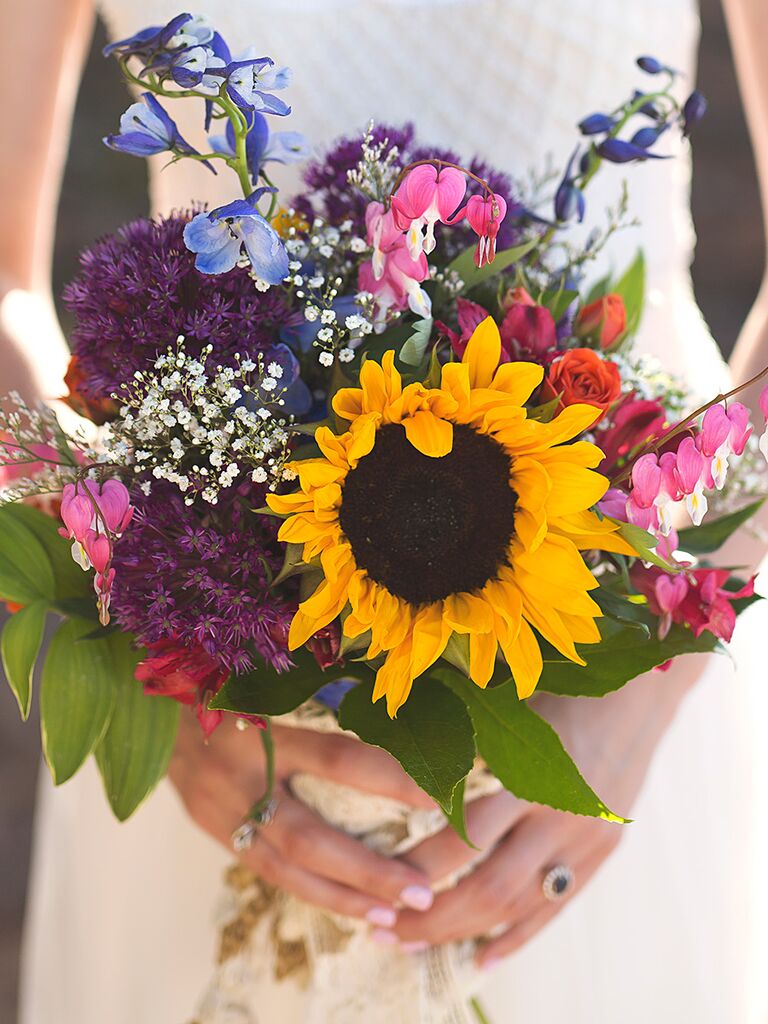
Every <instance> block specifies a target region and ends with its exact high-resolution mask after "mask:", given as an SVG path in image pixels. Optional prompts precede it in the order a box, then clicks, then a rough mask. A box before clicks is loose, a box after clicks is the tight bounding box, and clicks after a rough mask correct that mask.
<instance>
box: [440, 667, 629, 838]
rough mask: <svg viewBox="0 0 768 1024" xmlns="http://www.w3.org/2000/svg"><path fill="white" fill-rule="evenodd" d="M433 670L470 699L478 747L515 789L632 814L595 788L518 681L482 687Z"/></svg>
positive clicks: (596, 814) (570, 805)
mask: <svg viewBox="0 0 768 1024" xmlns="http://www.w3.org/2000/svg"><path fill="white" fill-rule="evenodd" d="M434 675H435V676H436V677H437V678H438V679H440V680H441V681H442V682H444V683H445V685H446V686H449V687H450V688H451V689H452V690H453V692H454V693H455V694H456V695H457V696H458V697H460V698H461V700H462V701H463V702H464V703H465V704H466V706H467V708H468V710H469V714H470V716H471V718H472V723H473V725H474V727H475V737H476V741H477V752H478V754H479V755H480V756H481V757H482V758H483V760H484V761H485V763H486V764H487V765H488V768H489V769H490V770H491V771H492V772H493V774H494V775H495V776H496V778H497V779H499V781H500V782H501V783H502V785H503V786H504V787H505V789H508V790H509V792H510V793H514V795H515V796H517V797H520V798H521V799H522V800H530V801H533V802H534V803H539V804H546V805H547V806H549V807H555V808H557V809H558V810H561V811H570V812H571V813H572V814H583V815H588V816H590V817H593V818H604V819H605V820H606V821H615V822H622V823H623V822H625V821H626V820H627V819H626V818H620V817H618V816H617V815H615V814H614V813H613V812H612V811H610V810H609V809H608V808H607V807H606V806H605V804H604V803H603V802H602V800H600V799H599V797H598V796H597V795H596V794H595V793H594V792H593V790H592V789H591V788H590V786H589V785H588V784H587V783H586V782H585V780H584V779H583V777H582V776H581V774H580V772H579V770H578V768H577V767H576V765H575V764H574V762H573V760H572V758H571V756H570V754H568V752H567V751H566V749H565V748H564V747H563V744H562V743H561V741H560V738H559V737H558V735H557V733H556V732H555V730H554V729H553V728H552V726H551V725H549V723H548V722H545V721H544V719H543V718H541V717H539V715H537V714H536V713H535V712H534V711H532V710H531V709H530V708H529V707H528V705H527V704H526V703H525V701H521V700H519V699H518V696H517V692H516V690H515V686H514V684H513V683H508V684H506V685H504V686H499V687H495V688H494V689H491V690H481V689H480V687H479V686H476V685H475V684H474V683H473V682H471V681H470V680H469V679H466V678H465V677H464V676H461V675H459V673H458V672H454V671H453V670H452V669H438V670H437V671H436V672H435V673H434Z"/></svg>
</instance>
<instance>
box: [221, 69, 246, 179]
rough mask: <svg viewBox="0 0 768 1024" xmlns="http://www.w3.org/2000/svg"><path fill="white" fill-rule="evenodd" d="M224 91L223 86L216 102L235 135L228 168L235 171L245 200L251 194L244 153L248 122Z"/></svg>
mask: <svg viewBox="0 0 768 1024" xmlns="http://www.w3.org/2000/svg"><path fill="white" fill-rule="evenodd" d="M224 90H225V86H222V87H221V92H220V93H219V96H218V102H219V103H220V104H221V107H222V108H223V110H224V112H225V114H226V115H227V117H228V118H229V120H230V121H231V122H232V129H233V131H234V133H235V156H234V159H233V158H230V160H229V166H230V167H231V168H232V170H233V171H235V173H236V174H237V176H238V178H239V179H240V187H241V188H242V190H243V195H244V196H245V198H246V199H247V198H248V196H249V195H250V194H251V192H253V185H252V184H251V174H250V171H249V170H248V156H247V153H246V138H247V136H248V122H247V121H246V119H245V117H244V116H243V112H242V111H241V110H240V108H239V107H238V106H237V105H236V104H235V103H233V102H232V100H230V99H229V97H228V96H227V95H226V93H225V91H224Z"/></svg>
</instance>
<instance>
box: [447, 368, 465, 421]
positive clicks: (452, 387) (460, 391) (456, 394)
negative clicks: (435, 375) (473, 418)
mask: <svg viewBox="0 0 768 1024" xmlns="http://www.w3.org/2000/svg"><path fill="white" fill-rule="evenodd" d="M441 384H442V388H443V391H447V392H448V394H449V395H451V397H452V398H454V399H455V400H456V403H457V405H458V412H459V415H462V414H463V412H464V411H465V410H466V409H468V408H469V391H470V388H469V368H468V367H467V366H466V365H465V364H464V363H446V364H445V366H444V367H443V372H442V379H441Z"/></svg>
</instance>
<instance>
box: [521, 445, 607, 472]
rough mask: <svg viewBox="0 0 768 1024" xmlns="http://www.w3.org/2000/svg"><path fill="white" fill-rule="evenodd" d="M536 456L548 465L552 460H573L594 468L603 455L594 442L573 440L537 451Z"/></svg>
mask: <svg viewBox="0 0 768 1024" xmlns="http://www.w3.org/2000/svg"><path fill="white" fill-rule="evenodd" d="M536 458H537V459H538V460H539V461H540V462H541V463H543V465H544V466H548V465H549V464H550V463H552V462H573V463H575V464H576V465H578V466H583V467H584V468H585V469H596V468H597V467H598V466H599V465H600V463H601V462H602V461H603V459H604V458H605V456H604V455H603V453H602V451H601V450H600V449H599V448H598V447H597V445H596V444H592V443H591V442H589V441H574V442H573V444H569V445H561V446H559V447H558V448H550V449H549V450H548V451H544V452H539V453H538V454H537V455H536Z"/></svg>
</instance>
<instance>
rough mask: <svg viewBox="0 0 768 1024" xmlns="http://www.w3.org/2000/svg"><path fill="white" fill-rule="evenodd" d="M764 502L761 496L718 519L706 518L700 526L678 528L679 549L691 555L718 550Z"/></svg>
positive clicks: (705, 553)
mask: <svg viewBox="0 0 768 1024" xmlns="http://www.w3.org/2000/svg"><path fill="white" fill-rule="evenodd" d="M764 502H765V498H761V499H760V500H759V501H753V502H752V503H751V504H750V505H746V506H745V507H744V508H741V509H739V510H738V512H731V513H730V515H727V516H722V517H721V518H720V519H713V520H707V521H706V522H704V523H702V524H701V526H689V527H688V528H687V529H685V530H680V531H679V533H678V537H679V539H680V545H679V546H680V550H681V551H687V552H688V554H691V555H708V554H711V552H713V551H718V550H719V549H720V548H721V547H722V546H723V544H725V542H726V541H727V540H728V538H729V537H730V536H731V535H732V534H733V533H735V532H736V530H738V529H739V527H740V526H743V525H744V523H746V522H748V521H749V520H750V519H751V518H752V516H754V515H755V514H756V513H757V512H759V511H760V509H761V508H762V506H763V504H764Z"/></svg>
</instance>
